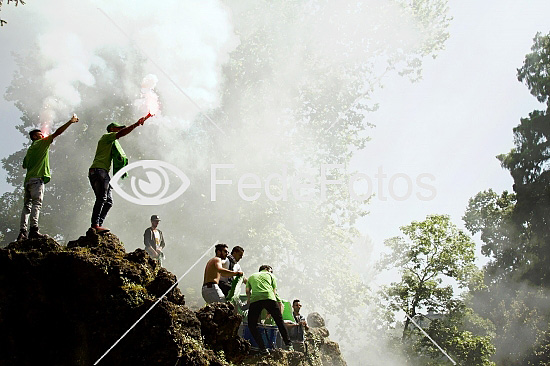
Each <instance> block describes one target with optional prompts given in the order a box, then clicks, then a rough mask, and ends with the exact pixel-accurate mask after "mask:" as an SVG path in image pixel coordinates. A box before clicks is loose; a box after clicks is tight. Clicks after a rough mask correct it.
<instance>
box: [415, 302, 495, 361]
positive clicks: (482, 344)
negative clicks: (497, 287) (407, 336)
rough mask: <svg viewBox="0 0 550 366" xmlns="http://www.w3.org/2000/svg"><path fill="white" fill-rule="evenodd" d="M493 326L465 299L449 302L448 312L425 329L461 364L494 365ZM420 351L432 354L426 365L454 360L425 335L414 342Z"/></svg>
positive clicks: (424, 353) (428, 354)
mask: <svg viewBox="0 0 550 366" xmlns="http://www.w3.org/2000/svg"><path fill="white" fill-rule="evenodd" d="M493 328H494V327H493V326H492V323H490V322H487V321H486V320H484V319H482V318H481V317H480V316H479V315H477V314H475V313H474V312H473V310H472V309H471V308H469V307H468V306H467V305H466V302H465V301H464V300H452V301H449V302H448V303H447V309H446V311H445V316H444V317H441V318H438V319H434V320H432V321H431V322H430V323H429V326H428V328H427V329H426V332H427V333H428V334H429V335H430V337H431V338H432V339H436V340H437V342H438V344H439V345H440V346H441V347H442V348H443V349H445V351H446V352H448V353H449V354H450V355H452V356H453V357H454V358H455V359H454V361H458V363H459V364H461V365H476V366H495V365H496V364H495V363H494V362H493V361H491V357H492V356H493V355H494V353H495V351H496V348H495V346H494V345H493V338H494V329H493ZM414 348H415V349H416V350H417V352H418V353H420V354H422V355H427V356H429V359H427V360H426V362H425V365H429V366H432V365H433V366H436V365H437V366H442V365H451V364H452V363H451V362H450V361H449V360H448V359H445V358H443V357H441V351H440V350H439V349H438V348H437V347H435V346H434V344H433V343H432V342H431V341H430V340H429V339H428V338H426V337H421V340H420V341H419V342H417V343H416V344H415V345H414Z"/></svg>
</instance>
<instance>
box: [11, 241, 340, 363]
mask: <svg viewBox="0 0 550 366" xmlns="http://www.w3.org/2000/svg"><path fill="white" fill-rule="evenodd" d="M176 281H177V278H176V276H174V275H173V274H172V273H170V272H168V271H167V270H166V269H164V268H162V267H160V266H159V264H158V262H156V261H155V260H153V259H151V258H150V257H149V255H148V254H147V253H146V252H145V251H144V250H141V249H137V250H135V251H134V252H132V253H126V251H125V250H124V246H123V245H122V244H121V243H120V241H119V239H118V238H117V237H116V236H115V235H113V234H111V233H105V234H102V235H97V234H96V233H95V232H94V231H93V230H89V231H88V232H87V233H86V236H82V237H80V238H79V239H78V240H75V241H71V242H69V243H68V244H67V246H66V247H63V246H60V245H59V244H58V243H56V242H55V241H54V240H53V239H29V240H26V241H23V242H18V243H11V244H10V245H8V246H7V247H6V248H4V249H0V349H1V350H2V352H0V365H2V366H4V365H7V366H11V365H14V366H15V365H17V366H19V365H56V366H64V365H67V366H75V365H94V364H95V363H96V361H98V360H99V359H100V358H101V357H102V356H103V355H104V354H105V353H106V352H107V351H108V350H109V349H110V351H109V352H108V354H107V355H105V357H103V358H101V360H100V362H99V363H97V364H98V365H99V366H103V365H117V366H118V365H122V366H124V365H132V366H139V365H147V366H150V365H167V366H174V365H179V366H184V365H185V366H195V365H197V366H198V365H201V366H203V365H204V366H207V365H210V366H218V365H219V366H222V365H224V366H228V365H229V362H231V363H232V364H233V365H239V364H241V365H280V366H291V365H292V366H306V365H309V366H329V365H330V366H345V362H344V361H343V360H342V358H341V355H340V351H339V348H338V344H336V343H334V342H331V341H329V340H328V339H327V338H326V337H327V336H328V331H327V330H326V328H324V327H320V328H314V327H311V331H310V332H308V334H307V338H306V345H307V347H306V350H305V351H306V352H304V353H302V352H287V351H275V352H274V353H273V354H272V355H271V356H268V357H263V358H261V357H259V356H249V355H248V353H249V350H250V343H249V342H248V341H246V340H244V339H242V338H240V337H239V336H238V335H237V330H238V327H239V325H240V323H241V320H242V319H241V316H240V315H235V314H234V312H233V306H232V305H229V304H222V303H218V304H214V305H206V306H204V307H203V308H202V309H200V310H198V311H197V312H193V311H192V310H190V309H189V308H188V307H187V306H185V299H184V296H183V294H182V293H181V292H180V290H179V289H178V288H177V287H174V288H173V289H171V290H170V291H169V292H168V294H167V295H166V296H165V297H164V298H163V299H162V300H161V301H159V302H158V304H157V305H156V306H155V307H154V308H153V309H152V310H151V311H150V312H148V313H147V314H146V315H145V316H144V317H143V319H142V320H141V321H140V322H139V323H138V324H137V325H136V326H135V327H134V328H133V329H131V330H130V331H129V332H128V333H127V335H125V336H124V338H123V339H122V340H120V342H119V343H117V344H116V345H115V342H117V341H118V340H119V339H120V338H121V337H122V336H123V335H124V334H125V333H126V332H127V331H128V329H129V328H131V327H132V326H133V324H134V323H135V322H136V321H137V320H138V319H140V318H141V317H142V316H143V315H144V314H145V313H146V312H147V311H148V310H149V309H150V308H151V306H152V305H153V304H155V303H156V302H157V301H158V299H159V298H160V297H162V296H163V295H164V294H165V293H166V292H167V291H168V289H170V287H171V286H172V285H173V284H175V283H176ZM321 319H322V318H321ZM316 325H317V324H316ZM323 325H324V323H323ZM316 329H317V330H316ZM113 346H114V347H113ZM111 347H112V348H111Z"/></svg>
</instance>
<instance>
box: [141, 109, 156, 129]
mask: <svg viewBox="0 0 550 366" xmlns="http://www.w3.org/2000/svg"><path fill="white" fill-rule="evenodd" d="M153 116H154V114H151V112H149V113H147V115H146V116H145V117H141V118H140V119H139V120H138V122H139V125H140V126H143V123H144V122H145V121H146V120H147V119H149V118H151V117H153Z"/></svg>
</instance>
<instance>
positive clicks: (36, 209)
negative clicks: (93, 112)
mask: <svg viewBox="0 0 550 366" xmlns="http://www.w3.org/2000/svg"><path fill="white" fill-rule="evenodd" d="M76 122H78V118H77V117H76V115H75V114H73V117H72V118H71V119H70V120H69V121H68V122H67V123H65V124H64V125H63V126H61V127H59V128H58V129H57V130H55V132H54V133H53V134H51V135H49V136H47V137H44V134H43V133H42V131H40V130H32V131H31V132H29V136H30V138H31V140H32V144H31V146H29V149H28V150H27V154H26V155H25V158H24V159H23V168H24V169H27V175H26V176H25V183H24V187H23V191H24V192H25V193H24V194H25V196H24V200H23V201H24V203H23V210H22V212H21V224H20V226H19V236H18V237H17V241H21V240H26V239H28V238H31V239H36V238H45V237H47V235H44V234H41V233H40V232H39V231H38V216H40V209H41V208H42V199H43V198H44V185H45V184H46V183H48V182H49V181H50V178H51V173H50V145H51V144H52V142H53V140H54V139H55V138H56V137H57V136H59V135H61V134H62V133H63V132H64V131H65V130H66V129H67V128H68V127H69V126H70V125H71V124H73V123H76ZM29 217H30V219H29ZM27 221H29V223H30V232H27Z"/></svg>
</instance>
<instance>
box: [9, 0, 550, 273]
mask: <svg viewBox="0 0 550 366" xmlns="http://www.w3.org/2000/svg"><path fill="white" fill-rule="evenodd" d="M497 4H498V5H497ZM31 5H32V4H31V3H28V4H27V5H25V6H26V7H27V8H25V11H26V10H28V8H30V7H31ZM1 14H2V17H3V18H4V19H7V20H8V21H9V23H8V25H6V26H4V27H2V28H1V29H0V44H1V45H2V47H1V48H0V59H1V60H2V68H1V70H0V91H1V92H2V94H3V93H4V92H5V90H6V88H7V87H8V85H9V83H10V81H11V79H12V76H13V72H14V70H15V62H14V58H13V53H18V52H23V51H24V50H25V49H27V48H28V47H29V45H31V44H33V42H34V35H35V34H34V33H32V32H28V31H26V29H25V28H24V23H23V21H22V20H23V19H24V17H27V16H29V15H28V14H29V13H27V12H24V11H22V9H21V6H20V7H18V8H15V7H14V6H11V5H10V6H4V7H3V8H2V13H1ZM31 14H32V13H31ZM547 14H550V2H548V1H542V0H528V1H523V2H518V1H513V0H506V1H499V2H498V3H497V2H496V1H474V0H451V1H449V15H450V16H452V18H453V20H452V22H451V26H450V29H449V33H450V37H449V39H448V40H447V42H446V44H445V49H444V50H442V51H440V52H439V54H438V56H437V57H436V58H435V59H427V60H425V63H424V69H423V78H422V80H420V81H418V82H416V83H411V82H410V81H408V80H406V79H404V78H401V77H398V76H393V77H389V78H386V79H384V80H383V81H382V83H383V84H384V88H383V89H379V90H377V91H376V92H375V94H374V96H373V98H372V99H373V100H375V101H376V102H378V103H379V105H380V108H379V110H378V111H376V112H374V113H371V114H369V115H368V116H367V118H366V119H367V121H368V122H370V123H373V124H375V125H376V127H375V128H373V129H371V130H370V131H369V135H370V137H371V139H372V140H371V141H370V142H368V143H367V146H366V148H365V149H364V150H362V151H359V152H357V154H356V155H355V157H354V158H353V161H352V169H354V170H356V171H358V172H360V173H363V174H366V175H368V176H369V177H370V178H371V179H373V182H374V184H373V186H374V190H373V191H374V193H375V194H376V196H375V197H374V198H373V199H372V201H371V204H370V206H369V210H370V214H369V215H367V216H366V217H364V218H362V219H360V221H359V223H358V228H359V230H360V231H361V233H362V234H363V235H364V236H365V237H366V238H369V239H370V240H371V241H370V243H371V244H369V245H367V246H366V247H365V250H366V253H365V256H370V257H371V259H375V258H376V257H377V254H378V253H379V252H380V251H382V250H383V241H384V239H387V238H389V237H392V236H395V235H399V227H400V226H402V225H407V224H408V223H410V222H411V221H413V220H422V219H424V218H425V217H426V215H428V214H448V215H450V216H451V218H452V220H453V222H454V223H455V224H457V225H458V226H459V227H463V223H462V220H461V217H462V215H463V213H464V210H465V208H466V205H467V203H468V199H469V198H471V197H473V196H474V195H475V194H476V193H477V192H479V191H482V190H485V189H488V188H492V189H494V190H495V191H497V192H501V191H503V190H511V185H512V180H511V177H510V175H509V174H508V172H507V171H505V170H504V169H502V168H501V167H500V164H499V162H498V160H497V159H496V158H495V156H496V155H498V154H501V153H505V152H508V151H509V150H510V148H512V146H513V145H512V144H513V136H512V128H513V127H515V126H516V125H517V124H518V123H519V119H520V118H521V117H525V116H527V115H528V113H529V112H530V111H532V110H533V109H537V108H539V109H540V108H541V105H540V104H539V103H538V102H537V101H536V99H535V98H534V97H533V96H531V95H530V94H529V91H528V90H527V88H526V87H525V86H524V85H522V84H521V83H519V82H518V81H517V78H516V69H517V68H518V67H520V66H521V65H522V62H523V59H524V56H525V54H526V53H528V52H529V51H530V47H531V46H532V39H533V37H534V35H535V34H536V32H542V33H547V32H548V31H549V26H548V21H547V17H546V15H547ZM37 28H38V29H40V25H38V26H37ZM19 117H20V112H19V111H18V110H17V109H16V108H15V107H14V106H13V104H12V103H10V102H7V101H5V100H4V99H3V98H2V99H0V120H1V123H2V126H3V127H4V128H5V129H4V132H3V134H2V137H1V139H2V144H0V157H6V156H8V155H9V154H11V153H12V152H13V151H15V150H18V149H20V148H21V147H22V146H23V143H24V142H25V137H24V136H22V135H21V134H20V133H19V132H18V131H16V130H15V128H13V127H14V126H15V125H16V124H17V123H18V118H19ZM380 172H383V174H385V178H384V179H383V180H378V181H377V180H376V179H377V178H376V176H377V174H380ZM5 177H6V174H5V172H4V171H3V170H0V192H1V193H4V192H6V191H8V190H10V189H11V187H10V186H9V185H8V184H7V183H6V182H5ZM421 177H423V178H421ZM419 178H421V179H420V180H421V183H422V182H423V183H424V185H420V184H419V182H418V181H417V179H419ZM408 179H409V181H407V180H408ZM378 184H380V185H379V186H378ZM427 185H428V186H429V187H431V188H430V189H428V188H427V187H426V186H427ZM409 188H410V192H409V193H410V194H409V195H408V196H407V197H405V196H406V195H407V189H409ZM392 193H393V196H392ZM417 194H419V195H421V197H423V199H419V198H418V197H417ZM367 242H369V240H367ZM477 242H478V253H479V238H477ZM479 262H480V263H483V258H480V259H479Z"/></svg>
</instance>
